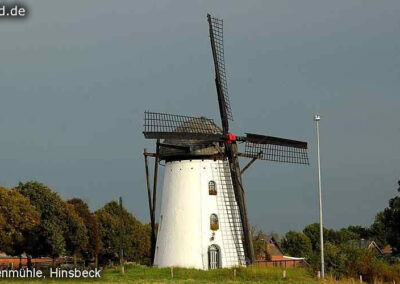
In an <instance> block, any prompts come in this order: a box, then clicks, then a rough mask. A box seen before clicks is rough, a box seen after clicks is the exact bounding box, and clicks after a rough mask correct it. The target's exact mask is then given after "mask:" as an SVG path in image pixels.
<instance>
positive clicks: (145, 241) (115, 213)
mask: <svg viewBox="0 0 400 284" xmlns="http://www.w3.org/2000/svg"><path fill="white" fill-rule="evenodd" d="M120 213H121V210H120V207H119V205H118V203H117V202H115V201H111V202H109V203H107V204H106V205H104V207H103V208H101V209H99V210H97V211H96V215H97V216H98V218H99V222H100V228H101V236H102V244H103V249H102V250H101V257H102V259H103V260H104V259H111V260H117V259H119V252H120V248H121V245H120V233H121V232H122V235H123V237H122V240H123V242H122V248H123V250H124V256H125V258H126V259H128V260H132V261H137V262H140V263H147V264H149V262H150V228H149V226H143V225H142V223H141V222H140V221H138V220H137V219H136V218H135V217H134V216H133V215H132V214H131V213H129V212H128V211H126V209H124V208H123V209H122V223H121V220H120Z"/></svg>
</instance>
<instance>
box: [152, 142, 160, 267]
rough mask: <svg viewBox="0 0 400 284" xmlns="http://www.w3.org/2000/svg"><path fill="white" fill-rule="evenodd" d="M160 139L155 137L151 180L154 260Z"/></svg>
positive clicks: (153, 253) (153, 252)
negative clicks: (152, 176)
mask: <svg viewBox="0 0 400 284" xmlns="http://www.w3.org/2000/svg"><path fill="white" fill-rule="evenodd" d="M159 152H160V139H157V147H156V156H155V159H154V181H153V200H152V201H153V205H152V209H153V210H152V211H153V212H152V214H153V220H154V221H153V222H154V229H153V231H152V240H153V251H152V259H153V261H154V255H155V251H156V242H157V235H156V230H155V226H156V225H155V220H156V207H157V182H158V164H159V162H160V155H159Z"/></svg>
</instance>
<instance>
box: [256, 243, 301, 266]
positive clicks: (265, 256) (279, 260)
mask: <svg viewBox="0 0 400 284" xmlns="http://www.w3.org/2000/svg"><path fill="white" fill-rule="evenodd" d="M263 241H264V245H265V250H264V252H263V253H261V254H260V255H258V256H257V260H256V265H258V266H280V267H304V266H306V265H307V262H306V261H305V259H304V258H303V257H292V256H286V255H284V253H283V251H282V249H281V247H280V246H279V244H278V242H277V241H276V240H275V238H274V237H273V236H271V235H266V236H265V238H264V239H263Z"/></svg>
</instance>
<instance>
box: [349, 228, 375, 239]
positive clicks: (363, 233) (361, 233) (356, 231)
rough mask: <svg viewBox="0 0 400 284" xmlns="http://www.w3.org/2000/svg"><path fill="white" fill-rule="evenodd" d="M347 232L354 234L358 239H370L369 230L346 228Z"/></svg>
mask: <svg viewBox="0 0 400 284" xmlns="http://www.w3.org/2000/svg"><path fill="white" fill-rule="evenodd" d="M347 230H349V231H351V232H353V233H354V234H356V235H357V236H358V237H357V238H358V239H366V240H367V239H370V238H371V235H372V233H371V230H370V229H369V228H365V227H362V226H348V227H347Z"/></svg>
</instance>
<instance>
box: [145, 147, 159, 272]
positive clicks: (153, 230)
mask: <svg viewBox="0 0 400 284" xmlns="http://www.w3.org/2000/svg"><path fill="white" fill-rule="evenodd" d="M143 155H144V164H145V168H146V184H147V198H148V201H149V210H150V225H151V236H150V238H151V264H153V262H154V252H155V247H156V239H155V218H154V212H153V202H152V198H151V185H150V173H149V159H148V157H149V156H150V155H149V153H147V149H146V148H145V149H144V151H143Z"/></svg>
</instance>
